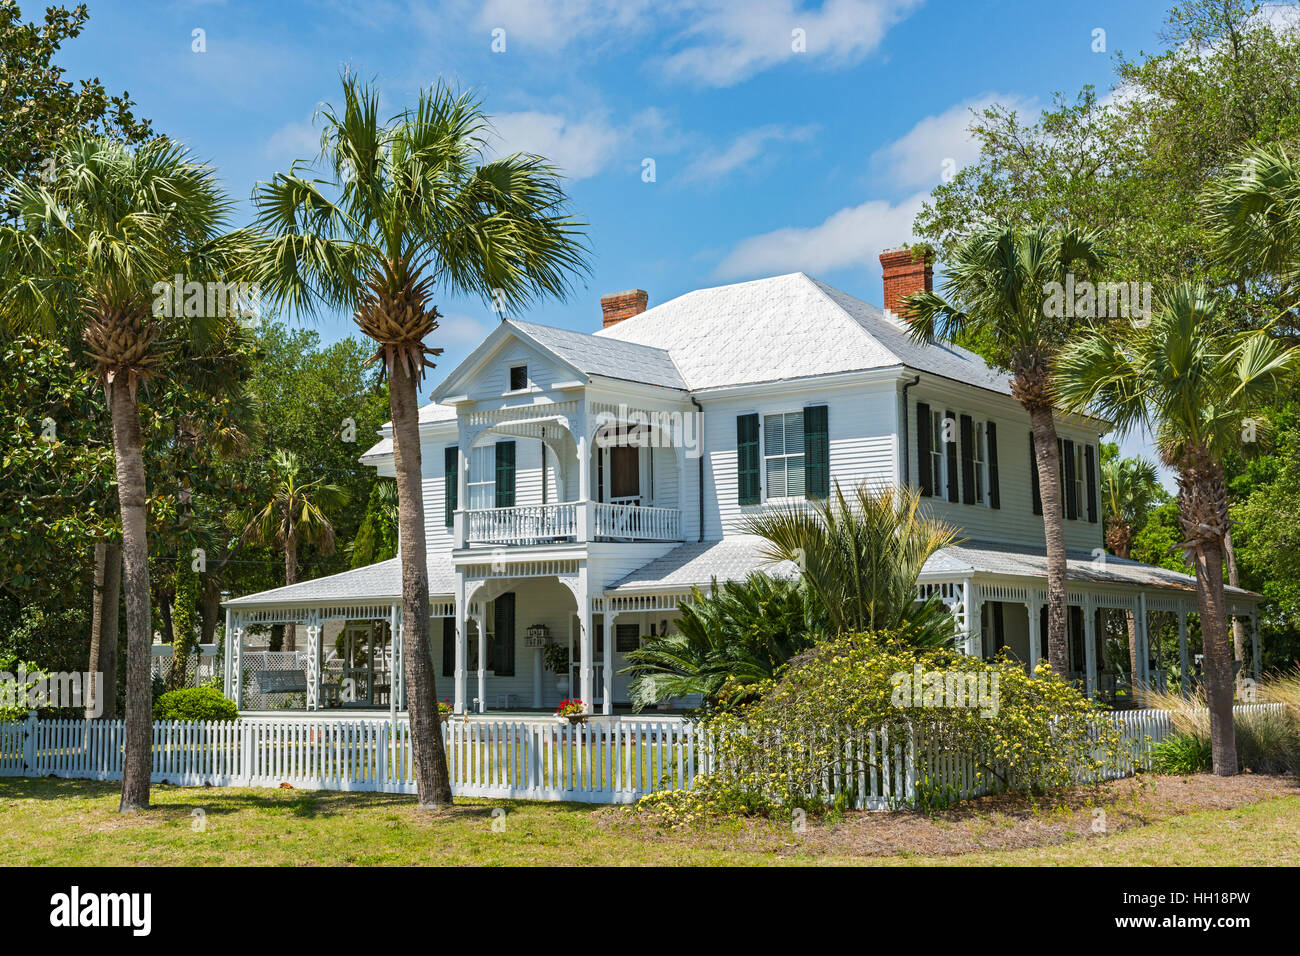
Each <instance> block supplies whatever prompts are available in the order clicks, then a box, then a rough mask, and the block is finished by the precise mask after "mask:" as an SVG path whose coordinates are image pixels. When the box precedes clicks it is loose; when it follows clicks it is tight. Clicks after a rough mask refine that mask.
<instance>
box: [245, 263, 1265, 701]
mask: <svg viewBox="0 0 1300 956" xmlns="http://www.w3.org/2000/svg"><path fill="white" fill-rule="evenodd" d="M881 263H882V266H883V269H884V285H885V297H884V298H885V309H884V310H882V309H880V308H877V307H876V306H873V305H870V304H868V303H866V302H863V301H862V300H860V299H857V298H854V297H853V296H851V295H848V294H846V293H844V292H841V291H839V290H838V289H834V288H832V287H830V286H828V285H826V284H825V283H822V282H819V281H817V280H816V279H813V278H811V277H809V276H807V275H804V274H803V273H795V274H792V275H784V276H776V277H774V278H769V279H760V280H756V281H753V282H743V283H739V284H736V285H728V286H722V287H719V288H713V289H701V290H698V291H695V292H690V293H688V294H686V295H683V296H680V297H678V298H676V299H673V300H671V301H669V302H665V303H663V304H662V305H658V306H656V307H654V308H651V309H647V295H646V293H645V292H643V291H640V290H633V291H630V292H624V293H619V294H617V295H611V296H605V297H604V298H602V300H601V306H602V310H603V322H602V327H601V328H599V329H597V330H594V331H593V332H592V333H591V334H587V333H583V332H573V331H568V330H564V329H557V328H550V327H547V326H544V325H538V324H535V323H533V322H525V321H520V320H515V319H503V320H502V321H501V322H500V324H499V325H498V326H497V328H496V329H495V330H494V331H493V332H492V333H491V334H489V335H488V336H487V337H486V339H484V341H483V342H482V344H481V345H479V346H478V348H476V349H475V350H474V351H473V353H472V354H471V355H470V356H469V357H468V358H467V359H465V361H464V362H462V363H461V364H460V365H459V366H458V367H457V368H456V369H454V370H453V371H452V372H451V374H450V375H448V376H447V378H446V380H445V381H443V382H442V384H441V385H439V386H438V388H437V389H436V391H435V392H434V395H433V398H434V401H433V403H432V404H430V405H428V406H426V407H425V408H423V409H422V410H421V414H420V434H421V441H422V446H421V455H422V461H423V473H424V496H425V501H424V504H425V522H426V533H427V539H428V563H429V581H430V599H431V602H432V614H433V617H434V620H433V622H432V628H431V645H432V646H431V648H430V650H431V654H432V656H433V662H434V667H435V674H436V675H437V681H438V688H439V691H438V692H439V695H440V696H446V697H449V698H451V700H452V701H453V703H454V707H455V709H456V711H457V712H482V711H485V710H498V709H506V710H528V709H537V710H540V709H551V708H554V706H555V705H556V704H557V703H558V702H559V701H560V700H562V699H564V698H569V697H579V698H581V699H582V700H583V701H584V702H587V704H588V706H589V707H592V706H593V705H594V708H595V709H598V710H600V711H603V712H604V713H611V712H612V711H613V709H614V708H615V707H616V706H618V705H622V704H625V703H626V702H627V701H628V696H629V695H628V678H627V676H626V675H624V674H621V673H620V671H621V670H622V669H623V668H624V666H625V656H626V654H627V653H628V652H629V651H630V650H632V649H634V648H636V647H637V646H638V644H639V642H640V641H641V639H642V638H643V637H644V636H647V635H652V634H657V633H662V632H663V631H664V630H665V629H671V628H672V627H673V621H674V619H675V617H676V616H677V608H678V605H679V603H680V602H682V601H683V600H685V599H687V598H688V597H689V595H690V592H691V589H692V588H693V587H696V586H699V587H703V588H707V587H708V586H709V585H710V583H711V582H712V581H713V580H715V579H717V580H727V579H738V578H743V577H745V576H746V575H748V574H750V573H751V572H753V571H756V570H767V571H769V572H770V573H776V574H792V573H793V568H790V567H782V566H777V567H772V566H770V565H768V564H766V563H765V562H764V561H763V560H762V559H761V558H760V557H759V555H758V547H757V544H756V542H755V541H754V540H753V539H751V538H749V537H748V536H746V535H744V534H743V533H741V530H740V524H741V520H742V518H743V517H744V516H745V515H746V514H749V513H752V512H754V511H758V510H761V509H764V508H766V507H769V506H770V505H772V504H773V503H777V502H789V501H792V500H796V501H797V500H805V499H808V498H814V497H818V496H823V495H825V494H826V493H827V491H828V489H829V488H830V487H831V486H832V484H833V483H834V482H838V483H839V484H840V485H841V486H843V487H845V488H848V487H850V486H852V485H854V484H856V483H857V482H859V481H862V480H864V479H865V480H868V481H871V482H874V483H878V484H880V485H889V484H895V485H897V484H903V485H907V486H910V487H914V488H917V489H919V491H920V493H921V494H922V495H923V496H924V498H925V507H926V508H928V509H929V510H930V512H931V513H933V514H934V515H936V516H938V517H940V518H943V519H944V520H946V521H948V522H949V523H951V524H954V525H956V526H957V527H958V528H960V529H961V533H962V535H963V536H964V540H963V541H961V542H960V543H959V544H957V545H954V546H953V547H950V548H947V549H946V550H944V551H943V552H941V553H939V554H937V555H935V556H934V558H932V559H931V561H930V562H929V563H928V564H927V565H926V568H925V571H924V573H923V574H922V576H921V581H920V592H921V596H925V595H929V594H932V593H937V594H939V595H941V596H942V598H943V600H944V601H945V602H947V603H948V604H949V606H950V607H951V608H952V610H953V613H954V614H955V615H956V617H957V619H958V622H959V628H960V631H961V633H962V635H963V640H964V646H965V649H966V651H967V652H968V653H970V654H975V655H992V654H995V653H997V652H998V651H999V650H1000V649H1001V648H1004V647H1005V648H1008V649H1009V651H1010V653H1012V654H1014V655H1015V656H1016V657H1018V658H1019V659H1021V660H1023V661H1025V662H1026V666H1030V665H1031V664H1032V663H1034V662H1036V661H1038V660H1039V659H1040V657H1041V656H1043V655H1044V653H1045V648H1044V633H1045V629H1046V624H1045V622H1046V610H1045V602H1046V558H1045V550H1044V543H1043V540H1044V539H1043V518H1042V504H1041V501H1040V500H1039V496H1038V489H1037V472H1036V470H1035V469H1034V467H1033V465H1032V463H1031V444H1032V442H1031V438H1030V433H1029V424H1028V417H1027V415H1026V414H1025V412H1024V411H1023V409H1022V408H1021V407H1020V406H1019V404H1018V403H1017V402H1016V401H1015V400H1014V399H1013V398H1012V397H1011V394H1010V389H1009V386H1008V379H1007V377H1006V376H1005V375H1002V374H999V373H997V372H995V371H993V370H992V369H990V368H989V367H988V366H987V365H986V364H985V362H984V361H983V360H982V359H980V358H979V357H978V356H976V355H975V354H973V353H971V352H969V351H966V350H965V349H962V348H958V347H956V346H953V345H947V344H938V345H932V346H925V345H920V344H917V343H916V342H914V341H912V340H911V339H910V338H909V337H908V335H907V329H906V322H905V321H904V320H902V319H900V318H899V317H898V313H899V302H900V300H901V298H902V296H904V295H906V294H908V293H910V292H913V291H917V290H918V289H921V288H928V287H929V285H930V282H931V271H930V267H929V265H928V264H927V263H924V262H915V261H913V257H912V255H911V253H910V252H908V251H906V250H893V251H889V252H886V253H884V254H882V256H881ZM1107 427H1108V426H1107V425H1106V423H1104V422H1101V421H1098V420H1094V419H1089V418H1083V417H1077V416H1062V417H1061V418H1060V420H1059V424H1058V429H1059V433H1060V449H1059V453H1060V456H1061V464H1062V468H1061V475H1062V484H1063V491H1064V494H1063V496H1062V497H1063V504H1064V511H1065V514H1064V520H1065V538H1066V544H1067V547H1068V549H1069V601H1070V614H1069V624H1070V670H1071V675H1072V676H1073V677H1074V678H1075V679H1077V680H1078V681H1079V682H1080V684H1081V685H1082V686H1085V687H1086V688H1087V689H1088V690H1089V691H1090V692H1097V693H1102V694H1108V693H1113V690H1114V686H1115V682H1116V680H1117V679H1118V678H1119V675H1120V672H1121V671H1124V672H1127V671H1128V669H1129V667H1128V664H1127V638H1126V637H1125V639H1124V640H1123V642H1122V643H1123V653H1122V659H1121V654H1120V653H1119V652H1118V651H1117V650H1115V648H1116V647H1118V645H1119V643H1120V642H1117V641H1116V642H1109V644H1108V642H1107V641H1106V640H1105V639H1104V635H1105V631H1106V623H1107V621H1108V620H1114V618H1113V617H1108V616H1109V615H1116V614H1118V615H1123V614H1124V613H1125V612H1128V613H1131V614H1133V615H1134V617H1135V620H1136V622H1137V623H1136V640H1137V642H1138V647H1139V649H1140V653H1139V662H1138V673H1137V675H1136V677H1137V679H1139V680H1142V681H1157V682H1158V681H1160V680H1162V679H1163V675H1164V672H1165V671H1166V669H1167V668H1169V667H1170V666H1171V665H1172V666H1175V667H1177V669H1178V670H1179V672H1180V674H1181V675H1183V678H1184V679H1185V680H1186V679H1187V678H1188V677H1189V676H1190V675H1192V674H1193V673H1194V672H1195V669H1196V668H1195V665H1194V662H1193V661H1192V660H1191V659H1190V655H1189V651H1188V645H1187V621H1186V617H1187V614H1188V613H1195V612H1196V594H1195V588H1194V582H1193V579H1192V578H1190V577H1188V576H1187V575H1183V574H1178V573H1174V572H1171V571H1168V570H1165V569H1162V568H1157V567H1151V566H1147V565H1143V564H1139V563H1137V562H1133V561H1124V560H1120V559H1118V558H1115V557H1110V556H1107V555H1105V553H1104V550H1103V533H1102V528H1103V515H1102V505H1101V500H1100V472H1099V449H1098V442H1099V439H1100V437H1101V436H1102V435H1103V434H1104V433H1105V431H1106V430H1107ZM362 461H364V462H366V463H367V464H369V465H372V466H373V467H375V468H376V469H377V470H378V472H379V473H380V474H390V475H391V474H392V469H393V459H392V438H391V430H388V429H386V430H385V432H384V437H383V439H382V440H381V441H380V442H379V443H378V444H376V445H375V446H374V447H373V448H371V449H370V450H368V451H367V452H366V453H365V454H364V455H363V456H362ZM400 595H401V576H400V570H399V566H398V561H397V559H394V560H390V561H385V562H381V563H379V564H375V565H372V566H370V567H366V568H361V569H358V570H354V571H349V572H345V573H343V574H338V575H334V576H332V577H327V578H322V579H318V580H314V581H306V582H302V583H299V584H295V585H292V586H290V587H284V588H278V589H276V590H272V591H267V592H264V593H261V594H253V595H249V596H246V597H241V598H238V599H236V600H232V601H229V602H227V604H226V608H227V615H228V616H227V631H226V633H227V634H228V635H229V639H228V642H227V643H228V653H227V666H226V675H227V688H228V691H229V693H230V694H231V696H233V697H235V698H236V699H237V700H238V701H239V703H240V705H241V707H243V708H244V709H249V710H260V709H264V708H271V707H276V708H279V707H284V706H286V704H288V705H297V706H302V705H304V704H305V706H306V707H307V708H308V709H317V708H321V707H326V706H332V705H337V704H342V705H345V706H347V707H349V708H360V707H367V706H370V707H386V708H389V709H392V710H400V709H402V707H403V705H404V696H403V691H402V688H401V686H400V685H401V644H400V641H398V642H394V641H393V640H392V635H393V634H395V633H396V634H400V628H401V610H400ZM1258 600H1259V597H1258V595H1254V594H1251V593H1248V592H1245V591H1239V590H1232V591H1231V592H1230V594H1229V604H1230V611H1231V613H1233V614H1236V615H1240V616H1243V617H1247V618H1249V619H1250V622H1251V625H1252V633H1253V636H1254V640H1253V648H1254V650H1253V659H1254V662H1255V665H1254V666H1255V669H1256V670H1258V661H1259V652H1258V646H1259V644H1258V641H1259V639H1258V627H1257V621H1256V614H1257V601H1258ZM1153 612H1167V613H1169V614H1172V615H1173V616H1175V617H1176V619H1177V622H1178V627H1179V633H1180V637H1181V638H1182V640H1181V649H1180V650H1181V653H1180V658H1181V659H1180V660H1178V661H1161V660H1159V659H1158V654H1157V649H1156V648H1155V647H1154V646H1152V643H1151V642H1150V641H1149V640H1148V636H1147V621H1148V615H1149V614H1151V613H1153ZM1120 620H1122V617H1121V618H1120ZM282 622H294V623H297V624H299V625H303V626H305V629H306V635H307V639H306V642H305V643H306V649H305V651H302V652H300V653H298V654H297V655H283V654H281V655H273V654H266V653H258V654H256V655H254V654H252V653H247V652H245V649H244V640H243V638H244V635H246V634H248V633H249V632H250V630H251V629H264V628H265V627H266V626H267V625H270V624H274V623H282ZM301 631H302V629H301V628H300V629H299V633H301ZM1108 647H1109V648H1110V649H1109V650H1108ZM277 669H287V670H288V671H289V674H288V676H286V675H285V674H282V673H278V672H277ZM295 675H296V676H295ZM394 677H395V679H394Z"/></svg>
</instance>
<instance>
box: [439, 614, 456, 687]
mask: <svg viewBox="0 0 1300 956" xmlns="http://www.w3.org/2000/svg"><path fill="white" fill-rule="evenodd" d="M442 676H443V677H455V676H456V619H455V618H454V617H444V618H443V619H442Z"/></svg>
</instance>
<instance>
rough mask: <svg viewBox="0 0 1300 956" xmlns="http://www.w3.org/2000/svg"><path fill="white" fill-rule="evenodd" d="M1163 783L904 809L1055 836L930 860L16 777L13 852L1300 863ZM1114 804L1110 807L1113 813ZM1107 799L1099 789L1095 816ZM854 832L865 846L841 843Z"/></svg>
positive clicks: (541, 860) (609, 823) (344, 858)
mask: <svg viewBox="0 0 1300 956" xmlns="http://www.w3.org/2000/svg"><path fill="white" fill-rule="evenodd" d="M1159 779H1160V780H1164V779H1166V778H1159ZM1169 779H1170V780H1171V781H1172V780H1173V778H1169ZM1184 783H1186V782H1185V781H1184ZM1161 786H1164V785H1163V784H1157V785H1155V786H1152V785H1151V784H1148V785H1147V786H1146V787H1144V788H1130V790H1132V789H1140V790H1141V791H1142V796H1141V799H1142V800H1143V801H1146V802H1144V803H1142V805H1141V807H1139V806H1138V804H1137V803H1135V802H1134V801H1135V800H1137V799H1138V798H1137V797H1135V796H1134V794H1133V793H1132V792H1129V791H1123V792H1121V791H1120V790H1117V791H1115V793H1114V794H1113V806H1114V808H1115V810H1114V812H1116V813H1120V812H1123V813H1126V814H1128V816H1129V817H1132V819H1127V818H1126V821H1127V822H1126V823H1125V824H1124V825H1125V826H1128V827H1130V828H1129V829H1125V830H1122V831H1121V832H1116V833H1109V834H1104V835H1092V834H1090V833H1089V832H1088V829H1087V827H1076V828H1075V829H1077V830H1078V831H1080V832H1077V833H1076V832H1074V830H1067V831H1062V830H1060V828H1059V826H1058V827H1057V829H1056V830H1052V825H1053V824H1052V821H1053V819H1061V818H1063V815H1064V816H1065V817H1069V815H1070V813H1071V812H1072V811H1069V810H1067V809H1065V808H1058V809H1057V810H1055V811H1054V810H1050V809H1048V810H1034V811H1033V812H1032V814H1029V815H1027V816H1026V815H1025V814H1022V815H1021V816H1019V817H1017V818H1016V819H1015V820H1014V821H1011V822H1008V821H1009V819H1010V818H1009V817H1008V816H1007V813H1008V811H1007V808H1006V806H1005V805H1002V806H999V805H990V806H989V807H988V808H986V809H981V808H971V807H969V806H968V807H967V808H964V809H962V810H960V811H950V812H949V813H950V814H951V815H950V816H948V815H941V816H940V817H938V818H921V817H920V816H919V815H915V814H908V815H905V816H906V817H907V818H910V821H909V820H903V821H902V822H904V823H908V825H911V826H924V827H928V828H932V829H934V830H935V831H936V832H943V831H945V830H952V829H954V828H957V829H960V830H961V832H962V833H963V834H965V835H966V836H968V837H969V835H970V834H972V833H974V834H980V833H988V832H990V831H992V830H996V829H998V828H1003V829H1005V828H1006V827H1009V826H1014V827H1019V828H1021V830H1032V829H1033V828H1035V827H1037V828H1038V829H1039V830H1041V831H1043V832H1044V833H1049V832H1050V834H1051V836H1050V838H1051V840H1053V841H1054V842H1052V843H1051V844H1050V845H1042V846H1027V847H1022V848H1017V849H1005V850H996V851H974V852H961V853H957V854H956V855H945V856H933V855H921V854H912V853H909V852H907V851H905V850H899V851H898V852H892V853H881V852H879V847H877V848H876V850H875V851H871V850H863V849H862V846H863V844H862V842H861V840H862V832H861V831H864V830H880V828H882V827H883V828H890V827H893V826H895V823H893V822H891V821H890V820H889V819H887V818H891V817H892V818H894V819H895V820H900V819H901V818H900V817H899V816H898V815H894V814H854V815H853V819H852V821H850V822H848V823H846V822H845V821H841V822H840V823H839V824H836V825H832V826H824V825H810V831H809V833H808V834H806V835H796V834H791V833H789V832H788V831H787V830H785V829H784V828H781V827H776V826H773V825H764V826H763V827H759V828H756V827H754V826H753V825H750V824H727V825H719V826H716V827H711V828H708V829H707V830H705V831H698V830H695V831H688V832H687V833H667V834H665V833H660V832H658V831H655V830H653V829H652V828H647V827H644V826H627V825H624V824H623V823H622V822H621V821H622V820H623V817H622V816H621V813H622V811H618V810H612V809H609V808H596V807H591V806H586V805H580V804H557V803H523V802H510V801H498V800H465V801H462V802H461V803H460V804H459V805H458V806H457V807H456V808H455V809H453V810H450V811H447V812H444V813H439V814H421V813H418V812H417V811H416V810H415V809H414V808H413V806H412V798H411V797H409V796H398V795H394V796H390V795H384V794H347V793H334V792H322V791H307V790H252V789H225V788H222V789H204V788H179V787H156V788H155V789H154V791H153V800H154V807H153V809H151V810H150V811H149V812H147V813H143V814H137V815H134V816H128V817H122V816H120V815H119V814H118V813H117V812H116V809H117V802H118V787H117V785H116V784H111V783H92V782H88V781H78V780H53V779H45V780H3V781H0V854H2V855H3V859H4V860H5V862H6V863H7V864H9V865H53V864H57V865H71V866H93V865H96V864H110V863H111V864H116V865H133V864H134V865H203V864H224V865H251V864H271V865H295V866H301V865H311V864H319V865H353V864H356V865H367V864H421V863H430V864H484V865H498V864H519V865H527V864H550V865H555V864H574V865H599V864H627V865H636V864H648V865H678V866H680V865H773V864H776V865H780V864H787V865H788V864H800V863H817V864H877V865H882V864H883V865H891V864H892V865H899V864H902V865H927V864H940V865H999V864H1004V865H1053V866H1060V865H1072V864H1076V865H1097V864H1101V865H1106V864H1112V863H1113V864H1164V865H1171V864H1172V865H1182V864H1200V865H1216V864H1221V865H1256V864H1271V865H1298V864H1300V796H1293V795H1286V791H1285V790H1282V789H1279V788H1276V787H1275V788H1273V789H1272V790H1270V791H1268V792H1264V791H1260V792H1257V793H1255V794H1254V796H1253V798H1252V799H1251V801H1249V802H1247V801H1246V800H1245V798H1242V800H1241V804H1242V805H1240V806H1232V807H1229V808H1226V809H1212V810H1196V809H1194V806H1195V805H1194V804H1190V803H1188V804H1185V805H1181V806H1180V807H1179V808H1174V809H1170V810H1169V812H1170V813H1171V814H1173V815H1170V816H1165V817H1164V818H1160V814H1159V813H1157V812H1155V811H1153V810H1151V809H1150V807H1151V806H1153V804H1151V803H1150V800H1149V798H1148V796H1147V795H1146V791H1147V790H1148V789H1151V790H1160V788H1161ZM1177 790H1178V787H1177V785H1176V782H1171V783H1170V784H1169V785H1168V786H1164V790H1163V793H1164V794H1165V803H1166V804H1167V805H1168V807H1172V806H1173V805H1172V804H1171V803H1169V800H1168V795H1169V794H1171V793H1174V792H1175V791H1177ZM1292 792H1294V791H1292ZM1106 799H1112V797H1104V799H1103V803H1104V802H1105V800H1106ZM1095 800H1096V793H1095V792H1093V797H1092V798H1090V799H1089V800H1088V801H1087V806H1089V807H1092V806H1094V802H1093V801H1095ZM1121 807H1123V808H1127V809H1124V810H1122V811H1121V809H1120V808H1121ZM495 808H504V809H505V811H506V815H505V817H504V821H503V826H502V825H501V823H500V821H498V826H499V829H498V830H494V829H493V823H494V818H493V816H492V811H493V810H494V809H495ZM1076 809H1077V810H1078V812H1080V813H1083V812H1084V810H1083V809H1082V808H1076ZM196 811H201V814H197V813H196ZM1017 812H1018V811H1017ZM1035 818H1041V821H1040V822H1036V821H1035ZM1071 819H1073V818H1072V817H1071ZM1083 819H1086V816H1085V817H1083ZM1148 820H1151V821H1153V822H1146V821H1148ZM196 823H198V824H202V826H196ZM844 833H851V834H853V840H854V841H856V842H844V843H842V844H841V843H837V842H836V838H837V835H838V834H844ZM977 842H978V841H977ZM921 845H928V844H921Z"/></svg>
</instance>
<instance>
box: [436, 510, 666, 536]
mask: <svg viewBox="0 0 1300 956" xmlns="http://www.w3.org/2000/svg"><path fill="white" fill-rule="evenodd" d="M681 526H682V516H681V512H680V511H678V510H677V509H676V508H646V507H642V506H640V505H628V504H606V503H600V502H594V501H568V502H561V503H559V504H549V505H519V506H517V507H514V508H478V509H472V510H467V511H461V512H457V514H456V539H457V545H458V546H459V547H466V546H468V545H471V544H490V545H503V546H509V545H539V544H558V543H564V542H574V541H597V540H603V541H680V540H681V539H682V538H681Z"/></svg>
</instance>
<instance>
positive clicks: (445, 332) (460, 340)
mask: <svg viewBox="0 0 1300 956" xmlns="http://www.w3.org/2000/svg"><path fill="white" fill-rule="evenodd" d="M494 328H496V322H495V321H488V320H485V319H478V318H475V317H474V316H472V315H464V314H461V313H453V314H451V315H444V316H442V317H441V318H439V319H438V330H437V331H436V332H434V334H433V336H434V339H435V340H436V342H437V344H438V345H440V346H442V347H443V348H445V349H446V350H447V351H448V352H452V351H456V350H463V349H466V348H469V349H474V348H476V347H477V346H478V344H479V343H480V342H482V341H483V340H484V339H485V338H487V336H488V333H489V332H491V331H492V330H493V329H494Z"/></svg>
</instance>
